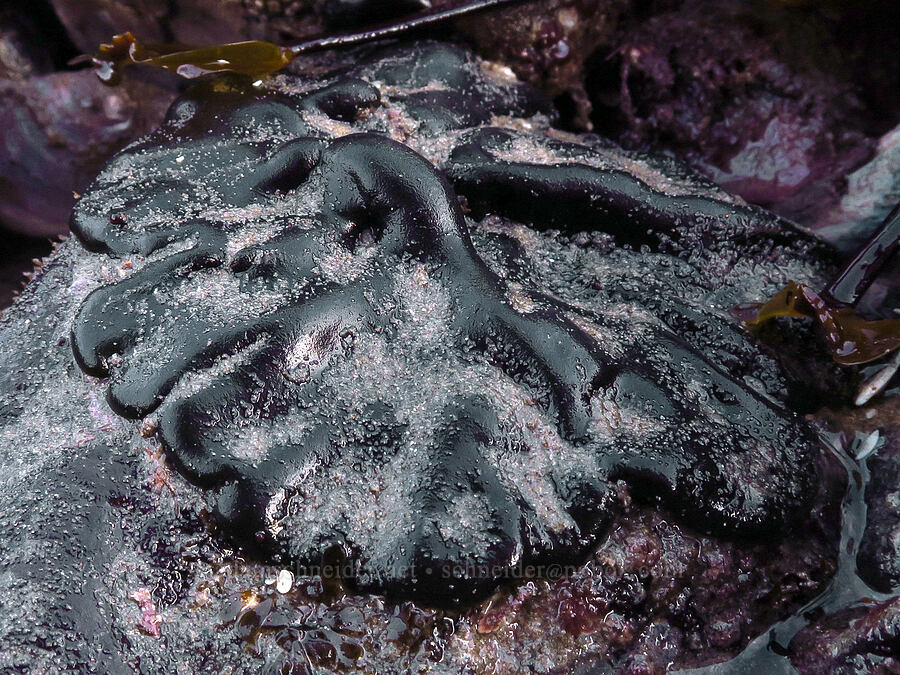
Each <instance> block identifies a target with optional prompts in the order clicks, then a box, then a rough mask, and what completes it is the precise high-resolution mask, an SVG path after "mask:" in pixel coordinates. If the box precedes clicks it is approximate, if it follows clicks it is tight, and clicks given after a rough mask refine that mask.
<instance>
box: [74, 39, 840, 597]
mask: <svg viewBox="0 0 900 675" xmlns="http://www.w3.org/2000/svg"><path fill="white" fill-rule="evenodd" d="M549 116H550V113H549V109H548V107H547V106H546V103H545V102H544V101H542V100H541V98H540V97H539V96H538V95H536V94H535V93H534V92H532V91H530V90H528V89H526V88H525V87H523V86H521V85H519V84H517V83H516V82H515V81H514V80H512V79H511V78H510V77H509V76H508V75H507V74H506V73H505V72H504V71H503V70H502V69H497V68H492V67H491V66H490V65H489V64H484V63H481V62H478V61H476V60H475V59H473V58H472V57H471V56H469V55H468V54H466V53H465V52H462V51H460V50H458V49H455V48H451V47H447V46H442V45H439V44H432V43H424V44H420V45H417V46H415V47H412V48H403V49H399V50H395V51H393V52H391V53H388V54H387V55H382V57H381V58H380V60H373V61H371V62H370V63H364V64H363V65H359V66H355V67H350V68H345V69H343V70H341V71H340V72H336V73H334V74H333V75H332V76H330V77H326V78H323V79H322V80H321V81H319V82H315V83H311V82H309V81H307V80H303V79H301V78H297V77H294V76H288V75H285V76H280V77H278V78H276V79H274V80H268V81H265V82H251V81H250V80H247V79H241V78H239V77H236V76H226V77H217V78H213V79H209V80H204V81H201V82H199V83H197V84H195V85H193V86H192V87H191V88H190V89H189V90H188V91H187V92H186V93H185V94H184V96H182V98H181V99H179V100H178V101H177V102H176V103H175V104H174V105H173V106H172V108H171V110H170V112H169V115H168V117H167V119H166V120H165V122H164V123H163V125H162V127H161V128H160V129H159V130H158V131H156V132H154V133H153V134H151V135H150V136H148V137H147V138H145V139H143V140H141V141H139V142H138V143H136V144H134V145H132V146H130V147H129V148H127V149H126V150H124V151H123V152H121V153H120V154H119V155H117V156H116V157H115V158H114V159H113V160H111V162H110V163H109V164H108V166H107V167H106V168H105V170H104V171H103V172H102V173H101V174H100V176H99V177H98V178H97V179H96V181H95V182H94V184H93V185H92V187H91V188H90V190H89V191H88V192H87V193H86V194H85V196H84V197H83V198H82V199H81V201H80V202H79V204H78V206H77V207H76V209H75V212H74V213H73V216H72V231H73V233H74V234H75V235H76V237H77V238H78V240H79V241H80V242H81V244H82V245H83V246H84V247H85V248H86V249H88V250H89V251H91V252H93V253H94V255H95V256H96V259H97V264H98V265H105V266H110V267H116V268H117V269H118V270H119V271H120V273H119V275H118V276H117V277H115V278H114V279H113V280H112V281H111V282H110V283H108V284H107V285H103V286H101V287H99V288H97V289H96V290H94V291H93V292H91V293H90V294H89V295H88V296H87V298H86V299H85V301H84V303H83V304H82V306H81V308H80V310H79V311H78V313H77V315H76V317H75V319H74V322H73V325H72V335H71V341H72V347H73V350H74V354H75V358H76V361H77V363H78V364H79V365H80V367H81V368H82V369H83V370H84V371H85V372H86V373H88V374H90V375H93V376H97V377H103V378H107V379H108V397H107V398H108V402H109V405H110V407H111V408H112V410H114V411H115V412H116V413H118V414H119V415H121V416H124V417H126V418H135V419H137V418H147V428H150V429H153V430H155V433H156V435H157V437H158V439H159V441H160V442H161V444H162V446H163V448H164V450H165V454H166V457H167V459H168V461H169V462H170V463H171V464H172V465H173V466H174V467H175V468H176V469H177V470H178V471H179V472H180V473H181V474H182V475H183V476H184V477H185V478H186V479H187V480H188V481H190V482H191V483H194V484H195V485H197V486H200V487H202V488H204V489H205V490H206V491H207V494H208V495H209V496H210V500H211V503H212V504H213V505H214V510H215V512H216V515H217V518H218V519H219V521H220V522H221V524H222V526H223V530H224V531H225V532H226V533H227V534H228V536H230V537H231V538H232V539H234V540H235V541H236V542H238V543H239V544H240V545H241V546H242V548H243V549H244V551H245V552H247V553H248V554H250V555H252V556H255V557H257V558H259V559H261V560H263V561H269V562H277V563H278V564H281V565H285V566H287V565H290V566H295V567H297V568H303V567H304V566H305V567H307V568H308V569H311V570H314V569H315V566H316V565H317V564H318V563H319V562H320V561H321V559H322V555H323V553H324V552H326V551H334V550H335V548H334V547H339V548H340V550H341V551H342V552H343V553H342V555H344V556H345V557H346V559H347V560H348V562H349V563H350V567H351V568H352V574H351V578H350V579H348V580H347V581H348V583H351V584H353V585H355V586H356V587H357V588H359V589H360V590H365V591H376V592H387V593H389V594H391V595H395V596H399V597H411V598H415V599H417V600H420V601H423V602H425V603H430V604H457V603H460V602H471V601H475V600H478V599H480V598H483V597H484V596H485V595H487V594H489V593H490V592H492V591H493V590H494V589H495V588H496V587H497V585H498V584H499V583H501V582H502V581H504V580H505V579H510V578H516V577H517V575H519V574H521V571H522V570H523V569H525V567H526V566H528V565H545V564H551V563H563V564H568V563H571V561H572V560H573V559H574V560H577V559H583V558H584V557H585V556H586V555H587V553H588V552H589V551H590V550H592V549H593V548H594V547H596V546H597V545H598V544H599V543H600V542H601V541H602V539H603V536H604V533H605V532H606V530H607V528H608V526H609V524H610V522H611V519H612V518H613V517H614V514H615V512H616V509H617V506H618V499H619V497H618V495H619V494H620V492H621V491H620V489H619V488H620V485H619V481H624V482H625V483H626V484H627V485H628V486H629V488H630V490H631V492H632V493H634V494H635V495H637V496H638V497H639V498H641V499H645V500H650V501H659V502H661V503H662V504H664V505H665V506H666V507H667V508H670V509H671V510H673V511H674V512H675V513H677V514H678V515H679V516H680V517H681V518H683V519H685V521H686V522H687V523H689V524H690V525H691V526H693V527H697V528H699V529H702V530H706V531H711V532H716V533H721V534H724V535H751V536H777V535H778V533H779V532H781V531H783V530H784V529H785V528H786V527H788V526H790V525H791V524H792V523H793V522H795V521H796V520H797V519H798V518H802V517H803V516H804V514H805V510H806V508H807V502H808V500H809V497H810V494H811V492H812V489H813V487H814V483H815V479H816V475H815V469H814V458H815V455H816V454H817V452H818V450H817V445H816V440H815V436H814V434H813V433H812V431H811V430H810V429H809V428H808V427H807V425H806V424H805V423H804V422H803V421H801V420H800V419H799V418H798V417H797V415H796V414H795V413H793V412H791V411H789V410H788V409H787V408H786V407H785V405H784V403H783V402H784V400H785V399H786V397H787V395H788V391H789V383H788V382H787V381H786V379H785V377H784V375H783V374H782V373H781V372H780V370H779V368H778V366H777V363H776V361H775V360H774V359H773V358H772V357H771V355H769V354H767V353H766V352H764V351H763V350H762V349H761V348H760V347H759V346H758V345H757V344H755V343H754V342H753V340H752V338H750V337H749V336H747V335H745V334H744V333H743V332H742V330H741V328H740V326H739V325H738V324H737V322H736V321H734V320H732V319H731V318H730V317H729V316H728V308H729V307H731V306H732V305H733V304H735V303H737V302H739V301H741V300H743V299H746V298H747V297H748V296H750V297H759V296H765V294H766V292H767V291H769V290H771V288H772V287H777V286H778V285H779V283H780V282H782V281H783V280H785V279H786V278H787V277H790V278H801V279H810V278H812V277H815V275H816V274H817V273H818V267H817V265H818V263H816V262H815V261H817V260H823V259H824V260H828V259H829V257H830V253H829V251H828V250H827V249H826V248H825V247H824V246H822V245H821V244H819V243H817V242H816V241H814V240H812V239H811V238H810V237H808V236H807V235H805V234H803V233H801V232H799V231H797V230H796V229H795V228H793V226H791V225H790V224H789V223H786V222H783V221H779V220H777V219H775V218H774V217H773V216H771V215H769V214H766V213H765V212H762V211H760V210H757V209H753V208H750V207H747V206H745V205H743V204H741V203H739V202H737V201H736V200H734V199H733V198H730V197H728V196H727V195H725V194H723V193H721V192H718V191H716V190H715V189H714V188H713V187H712V186H710V185H708V184H699V183H697V182H696V181H695V180H693V179H691V178H690V177H689V176H687V175H686V174H684V173H683V172H681V171H680V170H679V169H678V168H677V167H675V166H673V165H670V164H668V163H667V162H665V161H662V160H651V159H647V158H641V157H638V156H633V157H630V158H629V157H626V159H625V160H623V159H622V155H621V151H618V152H619V154H616V153H613V152H611V151H610V148H609V146H608V145H607V144H605V143H604V142H603V141H602V140H601V139H598V138H596V137H592V136H580V137H576V136H572V135H567V134H563V133H561V132H555V131H553V130H551V129H549V128H548V126H547V122H548V119H549Z"/></svg>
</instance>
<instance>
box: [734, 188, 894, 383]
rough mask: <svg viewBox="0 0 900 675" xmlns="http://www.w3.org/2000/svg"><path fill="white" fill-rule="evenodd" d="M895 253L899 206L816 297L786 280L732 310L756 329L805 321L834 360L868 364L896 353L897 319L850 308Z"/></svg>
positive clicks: (845, 362)
mask: <svg viewBox="0 0 900 675" xmlns="http://www.w3.org/2000/svg"><path fill="white" fill-rule="evenodd" d="M898 250H900V204H898V205H897V206H896V207H895V208H894V210H893V211H891V213H890V214H889V215H888V217H887V218H885V220H884V222H883V223H882V224H881V226H880V227H879V228H878V229H877V230H876V231H875V232H874V233H873V234H872V236H871V237H870V238H869V240H868V241H867V242H866V243H865V244H864V245H863V246H862V247H861V248H860V249H859V251H858V252H857V254H856V255H855V256H853V258H852V259H851V260H850V261H849V262H848V263H847V264H846V265H845V266H844V267H843V269H841V270H840V271H839V272H838V273H837V274H836V275H835V277H834V279H832V280H831V283H829V284H828V286H827V287H826V288H825V290H824V291H822V292H821V293H817V292H816V291H814V290H813V289H811V288H810V287H809V286H806V285H805V284H799V283H797V282H795V281H789V282H788V284H787V286H785V287H784V289H782V290H781V291H779V292H778V293H776V294H775V295H774V296H772V299H771V300H769V301H768V302H765V303H763V304H759V303H746V304H744V305H739V306H738V307H735V311H736V313H737V315H738V317H739V318H741V319H743V320H744V321H745V322H746V324H747V326H749V327H750V328H756V327H758V326H760V325H761V324H763V323H765V322H766V321H768V320H769V319H773V318H775V317H778V316H795V317H810V318H812V319H815V320H816V321H817V322H818V324H819V326H820V327H821V329H822V331H823V332H824V334H825V339H826V340H827V341H828V346H829V348H830V350H831V353H832V355H833V356H834V360H835V361H837V362H838V363H840V364H843V365H856V364H860V363H868V362H869V361H875V360H876V359H879V358H881V357H882V356H885V355H886V354H889V353H891V352H892V351H894V350H896V349H900V319H882V320H880V321H867V320H866V319H863V318H862V317H861V316H859V315H858V314H857V313H856V310H855V309H854V307H855V305H856V304H857V303H858V302H859V301H860V300H861V299H862V297H863V295H864V294H865V292H866V291H867V290H868V288H869V286H871V285H872V282H873V281H875V279H876V277H877V276H878V275H879V274H880V273H881V271H882V270H883V269H884V268H885V267H886V266H887V265H889V264H890V263H891V261H892V260H893V259H894V257H895V256H896V254H897V251H898Z"/></svg>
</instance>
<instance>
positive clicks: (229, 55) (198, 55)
mask: <svg viewBox="0 0 900 675" xmlns="http://www.w3.org/2000/svg"><path fill="white" fill-rule="evenodd" d="M529 1H530V0H472V1H471V2H467V3H465V4H463V5H459V6H457V7H451V8H449V9H444V10H440V11H437V12H432V13H430V14H425V15H421V16H416V17H413V18H410V19H407V20H405V21H400V22H398V23H388V24H385V25H382V26H375V27H373V28H367V29H364V30H361V31H358V32H355V33H346V34H342V35H325V36H319V37H312V38H310V39H308V40H306V41H304V42H301V43H299V44H296V45H293V46H291V47H280V46H279V45H276V44H273V43H271V42H263V41H260V40H253V41H249V42H232V43H229V44H223V45H216V46H211V47H191V46H188V45H181V44H145V43H142V42H140V41H138V40H137V39H136V38H135V37H134V35H132V34H131V33H130V32H129V33H121V34H119V35H116V36H114V37H113V39H112V42H111V43H109V44H102V45H100V50H99V54H98V55H97V56H94V57H89V56H83V57H78V58H77V59H75V60H74V61H73V63H79V62H84V61H90V62H91V63H93V64H94V67H95V68H96V69H97V75H98V77H99V78H100V80H101V81H103V82H105V83H106V84H116V83H117V82H118V81H119V79H120V77H121V72H122V69H123V68H126V67H128V66H130V65H133V64H141V65H145V66H156V67H158V68H165V69H166V70H170V71H172V72H174V73H177V74H179V75H181V76H182V77H187V78H194V77H200V76H202V75H207V74H209V73H220V72H231V73H240V74H242V75H250V76H253V77H263V76H265V75H269V74H271V73H274V72H275V71H277V70H281V69H282V68H284V67H285V66H286V65H287V64H289V63H290V62H291V61H292V60H293V59H294V57H295V56H297V55H298V54H303V53H308V52H314V51H322V50H325V49H333V48H335V47H348V46H350V45H357V44H363V43H365V42H372V41H373V40H381V39H386V38H394V37H397V36H399V35H401V34H403V33H408V32H409V31H412V30H416V29H418V28H424V27H426V26H431V25H434V24H437V23H440V22H442V21H447V20H449V19H456V18H459V17H462V16H465V15H467V14H472V13H474V12H480V11H483V10H486V9H491V8H497V7H506V6H511V5H516V4H519V3H524V2H529Z"/></svg>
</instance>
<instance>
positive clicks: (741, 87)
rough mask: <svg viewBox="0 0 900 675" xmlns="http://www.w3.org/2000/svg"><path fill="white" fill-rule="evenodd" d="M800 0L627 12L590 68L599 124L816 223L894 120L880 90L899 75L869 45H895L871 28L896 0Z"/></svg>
mask: <svg viewBox="0 0 900 675" xmlns="http://www.w3.org/2000/svg"><path fill="white" fill-rule="evenodd" d="M801 4H802V6H800V7H796V6H790V3H784V4H783V5H780V6H779V4H778V3H768V4H763V3H757V4H755V3H743V2H722V3H708V2H704V1H703V0H696V1H688V2H682V3H674V4H672V3H668V4H667V3H657V4H656V5H654V6H653V8H652V9H649V10H647V11H646V12H645V13H644V14H643V15H642V14H640V12H638V13H637V16H629V17H627V18H625V19H623V21H622V24H621V25H620V26H619V27H618V36H619V37H618V40H619V44H618V49H617V50H616V51H615V52H614V53H598V54H597V58H596V60H595V61H594V62H592V66H591V67H590V68H589V72H588V74H587V91H588V93H589V95H590V97H591V100H592V102H593V104H594V109H593V119H594V122H595V124H596V126H597V129H598V131H600V132H601V133H603V134H604V135H609V136H612V137H614V138H616V139H617V140H619V141H620V142H622V143H624V144H625V145H627V146H629V147H647V146H654V145H655V146H664V147H666V148H668V149H669V150H671V151H672V152H674V153H675V154H676V155H678V156H679V157H682V158H683V159H685V160H687V161H688V162H690V163H691V164H692V165H693V166H694V167H695V168H697V169H698V170H699V171H701V172H702V173H704V174H705V175H707V176H709V177H710V178H712V179H713V180H714V181H716V182H717V183H719V184H720V185H723V186H725V187H726V188H727V189H728V190H729V191H731V192H735V193H737V194H740V195H741V196H743V197H744V198H745V199H747V200H748V201H750V202H753V203H756V204H761V205H763V206H766V207H767V208H771V209H772V210H774V211H776V212H777V213H779V214H782V215H784V216H786V217H788V218H791V219H793V220H796V221H798V222H801V223H804V224H808V225H813V224H815V223H816V222H818V220H819V219H820V218H821V217H822V216H823V215H824V214H825V212H826V211H827V210H828V209H829V208H832V207H834V206H835V205H837V203H838V202H839V200H840V197H841V195H842V194H843V193H844V191H845V189H846V176H847V174H848V173H850V172H851V171H853V170H855V169H856V168H858V167H860V166H861V165H862V164H863V163H865V162H866V161H867V160H868V159H870V158H871V156H872V155H873V153H874V148H875V144H876V142H877V139H878V138H879V136H881V135H882V134H883V133H885V132H886V131H888V130H889V129H890V128H891V127H892V126H893V125H894V124H896V118H895V116H894V113H893V112H888V113H887V116H885V112H886V111H891V110H893V109H896V104H895V103H891V102H888V101H886V100H884V98H883V93H884V91H885V90H891V89H894V90H895V89H896V84H895V79H894V77H895V76H894V75H890V74H889V73H888V71H886V70H885V65H886V64H883V63H881V60H880V59H879V54H878V53H876V52H875V51H869V49H868V48H866V47H865V45H866V44H867V43H868V44H871V45H873V46H874V45H875V44H890V43H891V40H893V39H894V37H893V36H891V35H889V34H884V36H883V37H880V38H879V37H875V35H876V34H878V35H881V33H880V30H881V29H879V28H878V26H879V25H881V24H882V22H885V21H886V22H887V24H890V23H892V22H893V21H894V20H895V19H896V18H897V13H896V9H897V8H896V4H894V3H890V2H873V3H863V4H857V5H853V6H852V7H851V6H849V5H848V6H844V7H843V8H842V7H841V6H840V5H839V4H838V3H828V2H819V3H801ZM887 24H885V25H887ZM867 31H872V34H871V35H870V37H869V38H867V39H863V38H861V37H860V34H861V32H867ZM825 34H831V35H833V36H834V37H833V39H824V40H823V39H822V36H823V35H825ZM869 41H871V42H869ZM884 41H886V42H884ZM826 45H827V46H826ZM835 45H841V46H843V47H844V49H843V50H841V49H839V48H835V47H834V46H835ZM851 45H852V48H851ZM885 78H886V79H885Z"/></svg>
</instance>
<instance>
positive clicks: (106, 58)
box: [91, 32, 294, 84]
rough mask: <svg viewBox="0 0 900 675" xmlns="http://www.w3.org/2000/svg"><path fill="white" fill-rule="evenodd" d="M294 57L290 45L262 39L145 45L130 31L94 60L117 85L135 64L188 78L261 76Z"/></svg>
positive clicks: (99, 70)
mask: <svg viewBox="0 0 900 675" xmlns="http://www.w3.org/2000/svg"><path fill="white" fill-rule="evenodd" d="M293 58H294V54H293V52H291V50H290V49H289V48H287V47H279V46H278V45H276V44H272V43H271V42H262V41H259V40H254V41H249V42H233V43H230V44H224V45H216V46H213V47H198V48H194V47H190V46H187V45H182V44H145V43H142V42H140V41H139V40H138V39H137V38H135V37H134V35H132V34H131V33H130V32H129V33H121V34H120V35H116V36H114V37H113V39H112V42H111V43H109V44H103V45H100V53H99V54H98V55H97V56H96V57H94V58H92V59H91V61H92V62H93V64H94V67H95V68H97V75H98V77H100V79H101V80H102V81H103V82H106V83H108V84H115V83H116V82H118V80H119V78H120V76H121V72H122V69H123V68H126V67H128V66H131V65H134V64H140V65H145V66H155V67H157V68H164V69H166V70H169V71H171V72H173V73H177V74H178V75H181V76H182V77H186V78H194V77H200V76H202V75H208V74H209V73H218V72H232V73H240V74H243V75H251V76H260V77H261V76H263V75H268V74H270V73H274V72H275V71H277V70H280V69H281V68H284V67H285V66H286V65H287V64H289V63H290V62H291V60H292V59H293Z"/></svg>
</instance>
